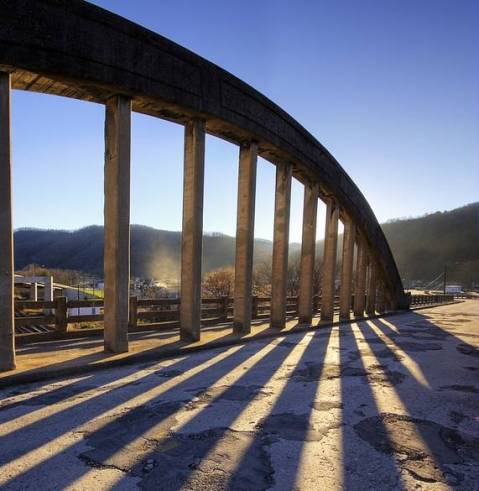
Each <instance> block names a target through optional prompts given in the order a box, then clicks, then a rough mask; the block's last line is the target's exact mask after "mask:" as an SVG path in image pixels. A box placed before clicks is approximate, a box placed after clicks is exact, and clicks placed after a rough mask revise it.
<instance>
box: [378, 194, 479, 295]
mask: <svg viewBox="0 0 479 491" xmlns="http://www.w3.org/2000/svg"><path fill="white" fill-rule="evenodd" d="M382 228H383V230H384V233H385V235H386V238H387V240H388V242H389V245H390V247H391V250H392V252H393V255H394V258H395V260H396V263H397V265H398V268H399V271H400V274H401V277H402V278H403V279H405V280H406V281H410V280H427V281H432V280H433V279H434V278H436V277H437V276H438V275H439V274H440V273H441V272H442V271H443V270H444V266H445V265H447V270H448V280H449V281H457V282H460V283H463V284H464V285H465V286H470V285H471V284H472V283H473V282H475V283H479V203H472V204H469V205H466V206H463V207H461V208H456V209H455V210H451V211H444V212H436V213H431V214H428V215H425V216H422V217H418V218H407V219H400V220H392V221H390V222H387V223H384V224H382Z"/></svg>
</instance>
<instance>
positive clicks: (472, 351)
mask: <svg viewBox="0 0 479 491" xmlns="http://www.w3.org/2000/svg"><path fill="white" fill-rule="evenodd" d="M456 350H457V351H459V353H462V354H463V355H467V356H473V357H474V358H479V348H476V347H475V346H471V345H470V344H466V343H459V344H458V345H457V346H456Z"/></svg>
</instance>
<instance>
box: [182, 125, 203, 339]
mask: <svg viewBox="0 0 479 491" xmlns="http://www.w3.org/2000/svg"><path fill="white" fill-rule="evenodd" d="M204 184H205V122H204V121H202V120H197V119H195V120H192V121H189V122H188V123H187V124H186V125H185V155H184V171H183V227H182V234H181V305H180V322H181V328H180V330H181V338H182V339H184V340H189V341H197V340H198V339H200V317H201V259H202V251H203V195H204Z"/></svg>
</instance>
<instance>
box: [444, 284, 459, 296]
mask: <svg viewBox="0 0 479 491" xmlns="http://www.w3.org/2000/svg"><path fill="white" fill-rule="evenodd" d="M446 293H448V294H450V295H453V294H455V293H462V285H459V284H455V285H446Z"/></svg>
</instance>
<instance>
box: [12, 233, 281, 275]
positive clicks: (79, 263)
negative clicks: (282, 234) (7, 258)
mask: <svg viewBox="0 0 479 491" xmlns="http://www.w3.org/2000/svg"><path fill="white" fill-rule="evenodd" d="M14 239H15V269H17V270H19V269H22V268H23V267H25V266H26V265H28V264H39V265H42V266H46V267H48V268H60V269H72V270H78V271H83V272H85V273H90V274H93V275H97V276H100V277H101V276H103V227H100V226H97V225H92V226H89V227H85V228H82V229H79V230H75V231H65V230H39V229H20V230H17V231H16V232H15V237H14ZM180 247H181V233H180V232H169V231H167V230H157V229H154V228H151V227H145V226H143V225H132V226H131V273H132V275H133V276H137V277H144V278H146V277H151V278H158V279H160V278H161V279H163V280H170V281H176V280H177V279H178V277H179V272H180V267H179V262H180ZM254 250H255V260H256V261H258V262H261V261H265V260H268V259H269V258H270V257H271V251H272V243H271V241H268V240H261V239H258V240H256V241H255V247H254ZM234 253H235V238H234V237H230V236H228V235H223V234H218V233H214V234H205V236H204V238H203V269H204V271H210V270H212V269H216V268H219V267H221V266H227V265H231V264H233V263H234Z"/></svg>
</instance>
